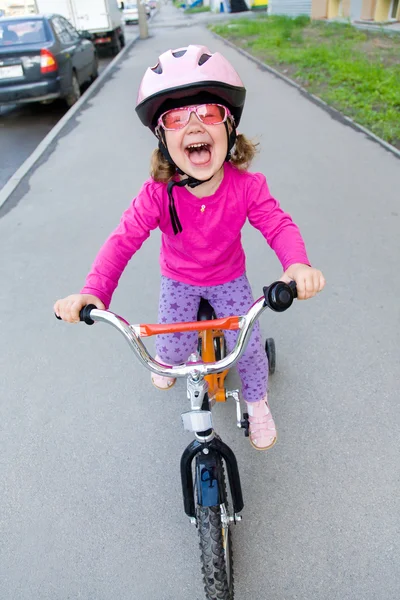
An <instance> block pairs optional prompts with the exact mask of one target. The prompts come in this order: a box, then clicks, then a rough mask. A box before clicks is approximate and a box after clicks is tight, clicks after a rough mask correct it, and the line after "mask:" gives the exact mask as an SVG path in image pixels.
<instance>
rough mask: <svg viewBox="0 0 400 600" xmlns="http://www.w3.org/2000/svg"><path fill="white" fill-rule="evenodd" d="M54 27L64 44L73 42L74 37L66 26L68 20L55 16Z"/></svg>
mask: <svg viewBox="0 0 400 600" xmlns="http://www.w3.org/2000/svg"><path fill="white" fill-rule="evenodd" d="M52 21H53V27H54V31H55V32H56V34H57V37H58V39H59V40H60V42H61V43H62V44H71V42H73V41H74V39H73V37H72V36H71V34H70V33H69V31H68V30H67V28H66V27H65V23H66V20H65V19H63V18H62V17H53V19H52Z"/></svg>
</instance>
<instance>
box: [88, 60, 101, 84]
mask: <svg viewBox="0 0 400 600" xmlns="http://www.w3.org/2000/svg"><path fill="white" fill-rule="evenodd" d="M98 76H99V57H98V56H97V53H96V54H95V55H94V61H93V71H92V76H91V78H90V79H91V80H92V81H94V80H95V79H97V78H98Z"/></svg>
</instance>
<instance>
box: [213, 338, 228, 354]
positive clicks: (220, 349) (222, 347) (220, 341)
mask: <svg viewBox="0 0 400 600" xmlns="http://www.w3.org/2000/svg"><path fill="white" fill-rule="evenodd" d="M214 349H215V360H222V359H223V358H225V356H226V340H225V337H224V336H222V337H215V338H214Z"/></svg>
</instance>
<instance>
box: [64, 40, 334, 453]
mask: <svg viewBox="0 0 400 600" xmlns="http://www.w3.org/2000/svg"><path fill="white" fill-rule="evenodd" d="M245 95H246V90H245V88H244V86H243V83H242V81H241V80H240V78H239V76H238V74H237V73H236V71H235V70H234V69H233V67H232V65H231V64H230V63H229V62H228V61H227V60H226V59H225V58H224V57H223V56H222V55H221V54H219V53H215V54H211V52H210V51H209V50H208V49H207V48H206V47H204V46H194V45H193V46H188V47H187V48H181V49H179V50H175V51H172V50H169V51H167V52H165V53H164V54H162V55H161V56H160V57H159V60H158V63H157V65H156V66H155V67H152V68H149V69H147V71H146V73H145V75H144V77H143V80H142V82H141V85H140V89H139V94H138V100H137V106H136V111H137V114H138V116H139V118H140V120H141V121H142V123H143V124H144V125H146V126H147V127H149V128H150V129H151V130H152V132H153V133H154V134H155V135H156V137H157V138H158V150H155V151H154V153H153V156H152V170H151V174H152V177H151V178H150V179H148V180H147V181H146V182H145V183H144V185H143V187H142V189H141V190H140V192H139V194H138V195H137V197H136V198H135V199H134V200H133V202H132V204H131V206H130V207H129V208H128V209H127V210H126V212H125V213H124V214H123V216H122V219H121V222H120V225H119V226H118V227H117V229H116V230H115V231H114V232H113V233H112V234H111V236H110V237H109V238H108V240H107V241H106V242H105V244H104V245H103V247H102V248H101V250H100V252H99V254H98V255H97V257H96V260H95V262H94V264H93V267H92V270H91V272H90V273H89V275H88V276H87V279H86V284H85V287H84V288H83V289H82V290H81V293H80V294H74V295H72V296H68V297H67V298H64V299H63V300H58V301H57V302H56V303H55V306H54V310H55V313H56V314H57V315H58V316H60V317H61V318H62V319H63V320H65V321H69V322H71V323H75V322H78V321H79V311H80V309H81V308H82V307H83V306H85V305H87V304H95V305H96V306H97V307H98V308H100V309H104V308H107V307H108V306H109V305H110V302H111V297H112V294H113V292H114V290H115V288H116V287H117V285H118V280H119V278H120V276H121V274H122V272H123V271H124V269H125V267H126V265H127V263H128V261H129V260H130V258H131V257H132V256H133V254H135V252H136V251H137V250H139V248H140V247H141V245H142V244H143V242H144V241H145V240H146V239H147V238H148V237H149V235H150V232H151V230H153V229H155V228H156V227H159V228H160V229H161V232H162V241H161V253H160V264H161V274H162V277H161V293H160V303H159V321H160V322H161V323H167V322H171V321H175V322H178V321H195V320H196V315H197V309H198V306H199V302H200V298H201V297H203V298H206V299H207V300H209V301H210V303H211V304H212V306H213V307H214V309H215V311H216V313H217V316H218V317H225V316H230V315H237V314H243V313H245V312H246V311H247V310H248V309H249V307H250V306H251V305H252V304H253V302H254V300H253V296H252V292H251V289H250V285H249V282H248V280H247V278H246V274H245V256H244V252H243V248H242V244H241V237H240V232H241V229H242V227H243V225H244V224H245V221H246V219H249V221H250V223H251V224H252V225H253V226H254V227H256V228H257V229H259V230H260V231H261V233H262V234H263V235H264V237H265V238H266V240H267V242H268V244H269V245H270V246H271V248H272V249H273V250H274V251H275V252H276V254H277V256H278V258H279V260H280V261H281V263H282V266H283V269H284V274H283V276H282V279H283V280H284V281H286V282H289V281H290V280H295V281H296V284H297V290H298V298H299V299H306V298H311V297H312V296H314V295H315V294H316V293H317V292H319V291H321V290H322V288H323V287H324V285H325V280H324V278H323V275H322V273H321V272H320V271H317V270H316V269H314V268H312V267H311V266H310V265H309V261H308V258H307V254H306V250H305V247H304V243H303V240H302V237H301V235H300V232H299V230H298V228H297V226H296V225H295V224H294V223H293V221H292V220H291V218H290V216H289V215H288V214H286V213H284V212H283V211H282V210H281V208H280V207H279V204H278V202H277V201H276V200H275V199H274V198H273V197H272V196H271V194H270V192H269V190H268V186H267V183H266V180H265V177H264V176H263V175H261V174H260V173H250V172H248V171H247V168H248V166H249V164H250V162H251V160H252V158H253V156H254V154H255V147H254V145H253V144H252V143H251V142H249V141H248V140H247V139H246V138H245V137H244V136H243V135H237V133H236V128H237V126H238V124H239V121H240V117H241V114H242V110H243V106H244V101H245ZM216 241H218V243H216ZM225 335H226V341H227V345H228V349H230V348H232V346H233V345H234V343H235V340H236V336H237V332H235V331H227V332H226V334H225ZM196 344H197V333H196V332H189V333H175V334H173V335H160V336H158V338H157V342H156V348H157V357H156V358H157V360H159V361H160V362H163V363H165V364H179V363H182V362H185V361H186V360H187V358H188V356H189V355H190V354H191V353H192V352H193V351H194V350H195V349H196ZM238 371H239V375H240V378H241V382H242V394H243V397H244V399H245V401H246V403H247V412H248V413H249V422H250V441H251V443H252V445H253V446H254V447H255V448H256V449H258V450H266V449H268V448H271V447H272V446H273V445H274V443H275V441H276V436H277V434H276V428H275V423H274V420H273V418H272V415H271V412H270V410H269V406H268V402H267V376H268V375H267V374H268V365H267V358H266V355H265V352H264V349H263V347H262V344H261V337H260V328H259V325H258V323H257V324H256V326H255V328H254V329H253V333H252V338H251V340H250V342H249V344H248V346H247V349H246V351H245V354H244V355H243V357H242V358H241V360H240V361H239V363H238ZM152 382H153V384H154V385H155V386H156V387H157V388H159V389H162V390H167V389H169V388H170V387H171V386H172V385H173V384H174V383H175V382H174V380H173V379H172V378H170V377H160V376H157V375H154V374H152Z"/></svg>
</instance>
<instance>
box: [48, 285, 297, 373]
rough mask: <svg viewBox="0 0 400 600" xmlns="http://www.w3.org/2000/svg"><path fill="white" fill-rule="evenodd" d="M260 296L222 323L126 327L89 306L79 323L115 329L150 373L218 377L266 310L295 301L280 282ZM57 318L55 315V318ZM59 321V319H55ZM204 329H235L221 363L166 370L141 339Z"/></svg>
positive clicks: (280, 308)
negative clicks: (230, 347)
mask: <svg viewBox="0 0 400 600" xmlns="http://www.w3.org/2000/svg"><path fill="white" fill-rule="evenodd" d="M263 292H264V296H261V298H259V299H258V300H256V301H255V302H254V304H253V305H252V306H251V307H250V309H249V311H248V312H247V314H246V315H244V316H241V317H228V318H226V319H215V320H211V321H199V322H193V323H174V324H173V325H160V324H157V325H130V324H129V323H128V322H127V321H125V319H123V318H122V317H119V316H118V315H116V314H115V313H112V312H110V311H107V310H100V309H98V308H96V307H95V306H94V304H89V305H87V306H85V307H84V308H82V310H81V311H80V313H79V317H80V320H81V321H84V322H85V323H86V324H87V325H93V323H94V322H96V321H102V322H104V323H108V324H109V325H112V326H113V327H115V329H118V331H119V332H120V333H121V334H122V335H123V336H124V337H125V339H126V340H127V342H128V344H129V346H130V347H131V349H132V350H133V351H134V353H135V354H136V356H137V357H138V359H139V360H140V362H141V363H142V364H143V365H144V366H145V367H146V368H147V369H149V370H150V371H153V372H154V373H157V375H162V376H166V377H174V378H176V377H187V376H188V375H194V374H196V375H197V376H205V375H211V374H213V373H220V372H221V371H225V370H227V369H230V368H231V367H232V366H233V365H234V364H235V363H236V362H237V361H238V360H239V358H240V357H241V356H242V354H243V352H244V350H245V348H246V346H247V343H248V341H249V339H250V334H251V331H252V329H253V327H254V324H255V322H256V321H257V319H258V318H259V317H260V315H261V313H263V312H264V310H265V309H266V308H270V309H271V310H273V311H275V312H283V311H285V310H287V309H288V308H289V307H290V306H291V305H292V303H293V299H294V298H296V297H297V290H296V283H295V282H294V281H291V282H290V283H289V284H287V283H285V282H283V281H275V282H274V283H272V284H271V285H270V286H267V287H264V288H263ZM56 316H57V315H56ZM57 318H60V317H57ZM205 329H237V330H239V334H238V337H237V341H236V344H235V347H234V348H233V350H232V351H231V352H230V353H229V354H228V355H227V356H225V357H224V358H222V359H221V360H218V361H216V362H213V363H203V362H202V361H196V362H187V363H185V364H182V365H178V366H170V365H165V364H162V363H159V362H158V361H156V360H154V358H153V357H152V356H150V354H149V353H148V351H147V349H146V347H145V345H144V344H143V342H142V340H141V337H146V336H149V335H154V334H157V333H167V332H168V333H171V332H173V331H193V330H196V331H203V330H205Z"/></svg>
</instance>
